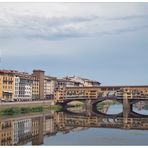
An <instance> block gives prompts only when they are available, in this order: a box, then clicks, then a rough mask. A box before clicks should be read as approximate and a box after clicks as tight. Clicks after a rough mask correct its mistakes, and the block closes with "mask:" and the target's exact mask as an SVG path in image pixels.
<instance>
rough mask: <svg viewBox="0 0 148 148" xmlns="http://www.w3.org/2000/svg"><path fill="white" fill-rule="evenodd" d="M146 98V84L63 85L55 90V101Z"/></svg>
mask: <svg viewBox="0 0 148 148" xmlns="http://www.w3.org/2000/svg"><path fill="white" fill-rule="evenodd" d="M125 96H126V97H127V98H133V97H136V98H140V97H142V98H144V97H147V98H148V86H99V87H63V88H59V89H57V90H55V96H54V98H55V102H62V101H64V100H67V99H75V100H76V99H78V100H80V99H91V100H93V99H98V98H99V97H100V98H102V97H108V98H110V97H118V98H123V97H125Z"/></svg>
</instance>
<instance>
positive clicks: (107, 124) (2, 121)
mask: <svg viewBox="0 0 148 148" xmlns="http://www.w3.org/2000/svg"><path fill="white" fill-rule="evenodd" d="M82 128H120V129H128V130H130V129H136V130H148V116H146V115H140V114H137V113H134V112H127V113H125V112H124V113H123V112H122V113H119V114H116V115H107V114H105V113H101V112H91V113H90V114H89V115H88V114H85V113H74V112H70V111H68V110H65V112H63V111H61V112H47V113H38V114H30V115H20V116H16V117H1V118H0V145H25V144H27V143H28V142H29V143H30V142H31V144H32V145H41V144H44V136H55V135H56V134H57V133H59V132H63V133H65V134H66V133H69V132H70V131H75V130H78V129H82Z"/></svg>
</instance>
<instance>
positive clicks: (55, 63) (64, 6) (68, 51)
mask: <svg viewBox="0 0 148 148" xmlns="http://www.w3.org/2000/svg"><path fill="white" fill-rule="evenodd" d="M0 54H1V63H0V68H1V69H16V70H20V71H27V72H31V71H32V69H36V68H37V69H43V70H45V71H46V74H49V75H51V76H58V77H62V76H66V75H70V76H71V75H78V76H82V77H86V78H90V79H95V80H98V81H99V82H101V83H102V85H122V84H123V85H125V84H128V85H135V84H137V85H144V84H148V76H147V74H148V67H147V65H148V3H1V4H0Z"/></svg>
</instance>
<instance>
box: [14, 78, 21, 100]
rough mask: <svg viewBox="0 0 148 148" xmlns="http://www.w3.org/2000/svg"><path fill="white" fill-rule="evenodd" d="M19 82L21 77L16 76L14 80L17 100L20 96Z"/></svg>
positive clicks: (15, 98)
mask: <svg viewBox="0 0 148 148" xmlns="http://www.w3.org/2000/svg"><path fill="white" fill-rule="evenodd" d="M19 83H20V78H19V77H17V76H15V80H14V100H17V99H18V97H19Z"/></svg>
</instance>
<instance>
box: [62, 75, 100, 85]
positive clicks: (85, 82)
mask: <svg viewBox="0 0 148 148" xmlns="http://www.w3.org/2000/svg"><path fill="white" fill-rule="evenodd" d="M63 79H65V80H69V81H72V82H77V83H80V84H81V85H83V86H84V87H99V86H100V84H101V83H100V82H98V81H94V80H89V79H86V78H81V77H77V76H72V77H64V78H63Z"/></svg>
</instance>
